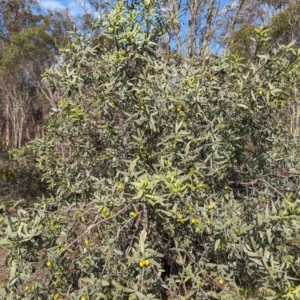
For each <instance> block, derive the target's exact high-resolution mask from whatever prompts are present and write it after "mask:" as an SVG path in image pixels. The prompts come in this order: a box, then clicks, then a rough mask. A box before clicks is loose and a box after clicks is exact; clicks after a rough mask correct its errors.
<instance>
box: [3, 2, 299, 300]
mask: <svg viewBox="0 0 300 300" xmlns="http://www.w3.org/2000/svg"><path fill="white" fill-rule="evenodd" d="M94 30H95V33H97V35H96V34H94V35H93V34H92V35H91V36H90V37H87V36H84V35H81V34H80V33H75V34H74V36H73V38H72V39H71V40H70V42H69V44H68V46H67V47H66V48H64V49H63V53H64V56H65V59H64V62H63V63H62V65H61V68H60V69H59V70H58V71H55V70H54V68H53V69H50V70H47V71H46V73H45V78H46V79H47V80H49V81H50V82H51V84H52V86H53V88H56V89H60V90H62V91H63V92H64V97H63V98H62V99H61V101H60V103H59V107H58V108H57V109H55V110H53V112H52V115H51V117H50V119H49V122H48V125H47V128H46V129H47V135H46V137H45V138H44V139H41V140H36V141H35V142H34V143H33V144H32V146H31V147H32V149H33V150H34V151H36V152H37V157H38V166H39V168H40V170H41V171H42V172H43V174H44V175H43V178H44V180H45V181H46V182H47V183H48V184H49V187H50V188H51V189H52V191H53V196H52V197H49V198H46V199H42V200H41V201H40V202H39V203H36V204H35V205H34V208H32V207H31V208H28V207H25V206H24V205H23V204H22V203H20V204H19V205H16V207H15V211H16V214H15V215H14V216H12V215H11V214H8V213H7V212H6V213H5V214H4V215H3V223H4V224H5V232H3V238H2V240H1V244H2V245H4V246H5V247H6V249H8V250H9V256H8V258H7V263H8V264H9V265H10V266H11V273H10V277H9V278H8V280H7V283H6V284H5V286H4V287H3V288H2V289H1V290H0V293H1V295H2V297H4V298H5V299H82V300H83V299H246V298H248V297H254V298H255V299H297V298H298V297H299V296H300V295H299V294H300V282H299V269H300V268H299V264H300V258H299V240H300V237H299V228H300V224H299V214H300V200H299V199H300V194H299V189H298V186H299V159H298V156H299V150H298V149H299V142H298V133H297V130H298V129H297V128H296V129H295V127H293V126H291V117H290V111H291V109H292V108H293V107H294V104H295V99H297V82H298V80H299V75H300V73H299V58H300V52H299V51H298V52H296V51H295V50H293V48H292V46H293V45H292V44H290V45H288V46H285V47H281V48H280V49H277V50H276V49H275V50H273V51H269V53H268V54H262V53H257V55H258V56H257V59H256V60H255V61H254V62H253V63H251V64H250V63H249V64H248V65H243V64H241V63H239V61H238V60H237V59H234V57H227V56H224V57H214V56H211V57H210V59H209V60H208V61H206V62H205V64H204V63H203V62H201V68H199V67H198V64H199V62H195V63H191V62H180V61H176V60H175V59H174V58H168V57H164V56H161V55H159V53H158V52H157V51H156V43H157V41H158V37H159V35H158V33H159V32H160V27H159V23H158V22H156V18H155V8H154V7H152V6H151V5H150V2H148V1H145V3H144V4H143V5H140V6H138V7H135V9H132V8H128V7H126V5H125V4H124V5H122V4H121V3H120V2H118V3H117V4H116V5H115V6H114V7H113V9H112V10H111V11H110V12H109V13H107V15H106V17H105V18H103V19H101V18H99V19H98V20H97V21H96V22H95V24H94ZM108 49H109V50H110V51H108ZM292 121H293V120H292Z"/></svg>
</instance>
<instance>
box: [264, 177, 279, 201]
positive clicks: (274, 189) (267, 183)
mask: <svg viewBox="0 0 300 300" xmlns="http://www.w3.org/2000/svg"><path fill="white" fill-rule="evenodd" d="M259 181H261V182H263V183H265V184H266V185H267V186H269V187H270V188H271V189H272V190H273V191H275V192H276V193H277V194H278V195H280V196H281V197H282V198H284V195H283V194H282V193H281V192H279V191H278V190H277V189H276V188H274V186H273V185H271V184H270V183H269V182H267V181H265V180H264V179H259Z"/></svg>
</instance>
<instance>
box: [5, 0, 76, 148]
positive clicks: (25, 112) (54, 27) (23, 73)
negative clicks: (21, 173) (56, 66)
mask: <svg viewBox="0 0 300 300" xmlns="http://www.w3.org/2000/svg"><path fill="white" fill-rule="evenodd" d="M0 24H1V26H0V28H1V29H0V41H1V43H0V93H1V102H2V105H1V106H2V107H3V110H2V111H1V114H2V118H1V120H2V121H1V123H2V124H1V127H2V128H3V130H2V132H1V135H2V137H3V140H4V146H5V147H11V146H14V147H18V146H21V144H22V143H23V142H24V140H30V139H32V138H34V137H35V136H41V134H42V133H41V126H40V125H41V124H42V123H43V110H44V108H45V105H46V101H45V99H44V97H43V96H42V95H41V90H40V88H39V87H40V82H41V78H40V76H41V74H42V73H43V72H44V69H45V68H46V66H49V65H51V64H53V62H54V61H55V59H56V54H57V50H58V47H59V46H60V45H62V43H64V42H66V28H68V27H69V28H70V18H69V16H63V15H62V14H60V15H59V16H58V13H53V12H48V15H46V16H45V15H44V14H42V12H41V11H40V8H39V5H38V2H37V1H35V0H25V1H19V0H5V1H2V2H1V4H0ZM63 31H64V34H63Z"/></svg>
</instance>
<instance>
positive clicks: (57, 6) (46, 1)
mask: <svg viewBox="0 0 300 300" xmlns="http://www.w3.org/2000/svg"><path fill="white" fill-rule="evenodd" d="M40 5H41V7H42V9H51V10H62V9H65V8H66V7H65V6H64V5H63V4H61V3H60V2H59V1H58V0H56V1H55V0H54V1H53V0H41V1H40Z"/></svg>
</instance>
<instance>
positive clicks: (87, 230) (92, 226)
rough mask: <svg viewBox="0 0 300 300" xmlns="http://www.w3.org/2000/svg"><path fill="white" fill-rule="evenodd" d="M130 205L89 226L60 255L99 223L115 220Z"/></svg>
mask: <svg viewBox="0 0 300 300" xmlns="http://www.w3.org/2000/svg"><path fill="white" fill-rule="evenodd" d="M129 206H130V205H129V204H128V205H126V206H125V207H124V208H123V209H121V210H120V211H119V212H118V213H117V214H115V215H113V216H110V217H108V218H106V219H104V220H101V221H99V222H97V223H96V224H93V225H91V226H89V227H88V228H87V229H86V230H85V231H84V232H83V233H82V234H81V235H80V236H79V237H78V238H76V239H75V240H74V241H73V242H72V243H70V244H69V245H68V246H67V247H66V248H65V249H64V250H63V251H62V252H61V253H63V252H64V251H65V250H67V249H68V248H70V247H71V246H72V245H73V244H75V243H76V242H77V241H78V240H80V239H81V238H82V237H83V236H84V235H85V234H87V233H88V232H89V231H90V230H92V229H93V228H94V227H97V226H99V225H100V224H101V223H104V222H106V221H108V220H110V219H113V218H115V217H116V216H118V215H120V214H121V213H122V212H123V211H124V210H126V209H127V208H128V207H129Z"/></svg>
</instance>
